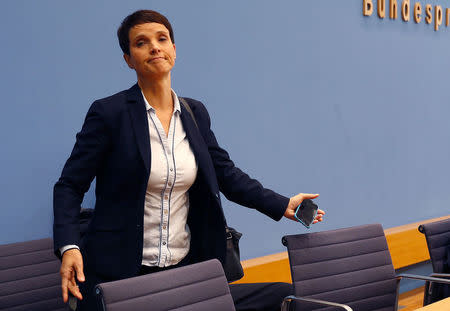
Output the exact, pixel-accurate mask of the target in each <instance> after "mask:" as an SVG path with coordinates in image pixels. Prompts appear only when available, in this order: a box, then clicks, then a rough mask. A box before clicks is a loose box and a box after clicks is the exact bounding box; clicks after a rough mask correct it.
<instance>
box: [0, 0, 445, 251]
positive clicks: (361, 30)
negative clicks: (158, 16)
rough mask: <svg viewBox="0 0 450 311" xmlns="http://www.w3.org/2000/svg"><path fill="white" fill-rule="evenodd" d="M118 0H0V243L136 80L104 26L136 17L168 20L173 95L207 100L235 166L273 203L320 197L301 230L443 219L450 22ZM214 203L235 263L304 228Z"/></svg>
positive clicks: (38, 206)
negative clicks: (236, 236) (232, 230)
mask: <svg viewBox="0 0 450 311" xmlns="http://www.w3.org/2000/svg"><path fill="white" fill-rule="evenodd" d="M130 2H131V1H128V2H125V1H121V0H115V1H111V0H109V1H76V2H73V1H61V0H54V1H49V0H46V1H43V0H41V1H21V0H14V1H12V0H10V1H2V3H1V4H0V8H1V9H0V36H1V39H2V43H1V45H0V56H1V57H0V68H1V71H0V76H1V79H2V83H1V84H0V94H1V103H2V104H1V114H0V135H1V142H2V147H1V151H2V152H1V153H0V171H1V175H0V176H1V177H0V182H1V187H0V206H1V207H2V221H1V222H2V225H1V226H0V243H1V244H3V243H9V242H15V241H23V240H28V239H34V238H42V237H48V236H50V235H51V232H52V229H51V224H52V187H53V184H54V183H55V182H56V180H57V178H58V177H59V174H60V172H61V169H62V167H63V165H64V162H65V160H66V159H67V157H68V155H69V153H70V151H71V149H72V147H73V144H74V141H75V133H76V132H77V131H78V130H79V129H80V128H81V124H82V121H83V118H84V116H85V113H86V111H87V109H88V107H89V105H90V104H91V103H92V101H93V100H95V99H97V98H101V97H104V96H107V95H110V94H112V93H115V92H117V91H120V90H122V89H125V88H128V87H129V86H131V85H132V84H134V82H135V76H134V74H133V72H132V71H130V70H129V69H128V68H127V67H126V65H125V63H124V61H123V60H122V54H121V51H120V49H119V47H118V44H117V40H116V37H115V31H116V29H117V27H118V25H119V23H120V22H121V20H122V18H123V17H125V16H126V15H127V14H129V13H131V12H132V11H134V10H136V9H140V8H151V9H156V10H159V11H161V12H162V13H164V14H166V15H167V16H168V18H169V19H170V20H171V21H172V23H173V26H174V29H175V41H176V45H177V64H176V66H175V69H174V72H173V76H172V77H173V87H174V89H175V90H176V91H177V93H178V94H180V95H183V96H189V97H194V98H197V99H200V100H202V101H203V102H204V103H205V104H206V105H207V107H208V109H209V111H210V114H211V116H212V121H213V129H214V130H215V133H216V136H217V138H218V140H219V142H220V143H221V144H222V145H223V146H224V147H225V148H226V149H227V150H228V151H229V152H230V154H231V156H232V158H233V159H234V160H235V162H236V163H237V165H238V166H240V167H241V168H244V169H245V170H246V171H247V172H248V173H249V174H250V175H252V176H254V177H256V178H258V179H259V180H260V181H261V182H262V183H263V184H264V185H266V186H267V187H271V188H273V189H274V190H276V191H279V192H280V193H283V194H285V195H288V196H291V195H294V194H296V193H298V192H312V193H320V194H321V196H320V199H319V200H318V202H319V204H320V206H321V207H322V208H323V209H325V210H326V212H327V215H326V221H325V222H324V223H322V224H319V225H315V226H314V227H313V229H312V230H314V231H317V230H326V229H333V228H339V227H345V226H351V225H356V224H363V223H373V222H380V223H382V224H383V226H384V227H385V228H387V227H392V226H397V225H401V224H405V223H409V222H413V221H419V220H422V219H428V218H432V217H438V216H442V215H446V214H449V205H450V191H448V188H449V185H450V182H449V181H450V180H449V179H450V166H449V165H448V161H449V158H450V144H449V141H450V122H449V121H448V116H449V115H450V105H449V103H450V102H449V95H450V91H449V88H448V86H449V82H448V81H449V80H448V79H449V75H448V72H449V68H450V58H449V57H448V55H449V52H450V51H449V49H450V40H449V39H450V27H447V28H446V27H443V26H441V30H439V31H438V32H435V31H434V30H433V26H432V25H426V24H425V23H424V22H422V23H421V24H415V23H414V22H412V21H411V22H409V23H405V22H402V21H401V19H397V20H395V21H392V20H389V19H385V20H380V19H379V18H378V17H376V16H375V15H373V16H371V17H364V16H363V15H362V1H359V0H358V1H356V0H354V1H333V0H328V1H325V0H322V1H294V0H289V1H282V2H274V1H269V0H263V1H262V0H258V1H257V0H252V1H238V0H228V1H209V0H204V1H200V0H198V1H193V0H191V1H182V0H180V1H132V2H131V3H130ZM375 2H376V1H375ZM414 2H415V1H413V3H414ZM421 3H422V5H425V4H426V3H431V4H441V5H443V6H447V7H450V4H449V2H448V1H444V0H441V1H431V0H430V1H428V2H424V1H422V2H421ZM93 202H94V198H93V195H92V192H90V193H89V194H88V195H87V198H86V200H85V203H84V206H86V207H92V206H93ZM224 206H225V208H226V215H227V217H228V222H229V224H230V225H232V226H234V227H236V228H237V229H239V230H240V231H242V232H243V233H244V237H243V239H242V244H241V250H242V256H243V259H247V258H252V257H257V256H262V255H266V254H270V253H274V252H279V251H283V250H284V247H283V246H282V245H281V243H280V238H281V236H282V235H284V234H292V233H300V232H306V229H304V228H303V227H301V226H300V225H298V224H296V223H294V222H290V221H287V220H282V221H280V222H274V221H272V220H271V219H268V218H266V217H265V216H263V215H261V214H258V213H257V212H255V211H252V210H249V209H245V208H241V207H239V206H237V205H235V204H233V203H230V202H224Z"/></svg>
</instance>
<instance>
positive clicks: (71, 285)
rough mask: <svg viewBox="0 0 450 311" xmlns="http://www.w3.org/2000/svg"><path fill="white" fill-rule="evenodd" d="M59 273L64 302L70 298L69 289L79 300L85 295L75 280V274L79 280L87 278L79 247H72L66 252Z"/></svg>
mask: <svg viewBox="0 0 450 311" xmlns="http://www.w3.org/2000/svg"><path fill="white" fill-rule="evenodd" d="M59 273H60V275H61V289H62V297H63V300H64V302H67V301H68V300H69V293H68V291H70V292H71V293H72V295H74V296H75V297H76V298H78V299H79V300H82V299H83V296H82V295H81V292H80V289H79V288H78V285H77V282H76V280H75V275H76V276H77V280H78V281H79V282H84V280H85V278H84V273H83V256H81V252H80V250H79V249H77V248H72V249H69V250H67V251H65V252H64V254H63V257H62V263H61V269H60V271H59Z"/></svg>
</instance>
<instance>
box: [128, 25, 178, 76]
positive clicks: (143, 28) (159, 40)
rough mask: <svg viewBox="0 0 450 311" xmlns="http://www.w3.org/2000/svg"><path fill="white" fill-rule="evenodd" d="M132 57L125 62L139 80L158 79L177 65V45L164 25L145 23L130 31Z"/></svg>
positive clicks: (129, 56)
mask: <svg viewBox="0 0 450 311" xmlns="http://www.w3.org/2000/svg"><path fill="white" fill-rule="evenodd" d="M128 36H129V39H130V55H127V54H124V58H125V61H126V62H127V64H128V66H129V67H130V68H131V69H134V70H135V71H136V73H137V76H138V78H156V77H158V76H164V75H167V74H168V73H170V71H171V70H172V67H173V66H174V64H175V58H176V52H175V44H173V43H172V40H171V39H170V35H169V30H168V29H167V28H166V27H165V26H164V25H162V24H158V23H145V24H140V25H136V26H134V27H133V28H131V29H130V32H129V34H128Z"/></svg>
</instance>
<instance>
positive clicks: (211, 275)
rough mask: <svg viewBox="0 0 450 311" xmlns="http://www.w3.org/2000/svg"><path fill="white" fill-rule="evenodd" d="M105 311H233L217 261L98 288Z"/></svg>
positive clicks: (220, 267)
mask: <svg viewBox="0 0 450 311" xmlns="http://www.w3.org/2000/svg"><path fill="white" fill-rule="evenodd" d="M96 293H97V295H99V297H100V299H102V302H103V307H104V310H106V311H122V310H133V311H140V310H152V311H162V310H177V311H194V310H195V311H211V310H214V311H233V310H235V309H234V304H233V299H232V298H231V294H230V289H229V287H228V283H227V279H226V278H225V274H224V272H223V268H222V265H221V264H220V262H219V261H218V260H217V259H214V260H209V261H205V262H201V263H197V264H193V265H189V266H184V267H180V268H175V269H171V270H166V271H162V272H157V273H152V274H147V275H143V276H138V277H134V278H129V279H124V280H120V281H114V282H108V283H102V284H99V285H97V287H96Z"/></svg>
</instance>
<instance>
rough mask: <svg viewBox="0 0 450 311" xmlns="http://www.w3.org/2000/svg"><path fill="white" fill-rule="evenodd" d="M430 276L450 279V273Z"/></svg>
mask: <svg viewBox="0 0 450 311" xmlns="http://www.w3.org/2000/svg"><path fill="white" fill-rule="evenodd" d="M430 276H432V277H435V278H444V279H445V278H450V273H432V274H430Z"/></svg>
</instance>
